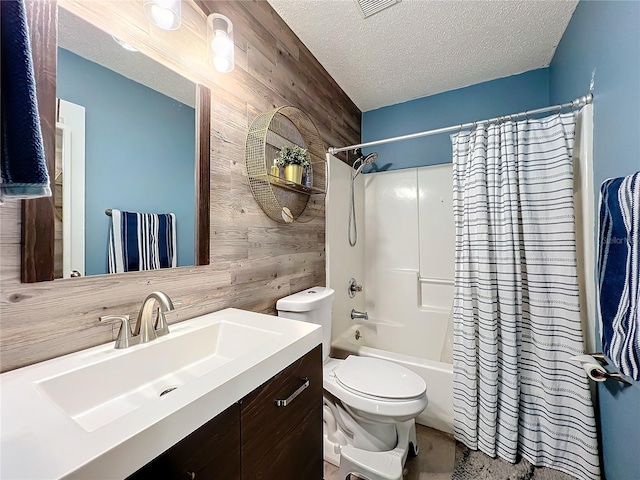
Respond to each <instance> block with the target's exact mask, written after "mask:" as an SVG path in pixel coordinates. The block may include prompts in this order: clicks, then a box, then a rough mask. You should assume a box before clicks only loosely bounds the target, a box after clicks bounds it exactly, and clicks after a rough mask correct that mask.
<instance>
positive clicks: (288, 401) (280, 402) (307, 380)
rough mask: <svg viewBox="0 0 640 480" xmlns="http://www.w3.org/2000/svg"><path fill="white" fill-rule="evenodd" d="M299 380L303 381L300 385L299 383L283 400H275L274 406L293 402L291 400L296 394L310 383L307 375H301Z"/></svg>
mask: <svg viewBox="0 0 640 480" xmlns="http://www.w3.org/2000/svg"><path fill="white" fill-rule="evenodd" d="M301 380H302V381H303V382H304V383H303V384H302V385H300V387H299V388H298V389H297V390H296V391H295V392H293V393H292V394H291V395H289V398H286V399H284V400H276V407H286V406H287V405H289V404H290V403H291V402H293V400H294V399H295V398H296V397H297V396H298V395H300V394H301V393H302V392H303V391H304V390H306V389H307V388H308V387H309V385H310V384H311V381H310V380H309V379H308V378H307V377H302V378H301Z"/></svg>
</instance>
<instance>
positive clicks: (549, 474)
mask: <svg viewBox="0 0 640 480" xmlns="http://www.w3.org/2000/svg"><path fill="white" fill-rule="evenodd" d="M451 480H576V479H575V478H574V477H572V476H571V475H567V474H566V473H562V472H559V471H558V470H554V469H552V468H546V467H534V466H533V465H531V464H530V463H529V462H528V461H527V460H525V459H524V458H521V459H520V460H519V461H518V462H517V463H515V464H511V463H509V462H505V461H504V460H502V459H501V458H491V457H489V456H488V455H485V454H484V453H482V452H479V451H475V450H470V449H469V448H467V447H465V446H464V445H463V444H461V443H459V442H458V443H457V444H456V463H455V467H454V471H453V475H452V476H451Z"/></svg>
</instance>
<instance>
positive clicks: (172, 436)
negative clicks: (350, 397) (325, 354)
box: [0, 308, 322, 480]
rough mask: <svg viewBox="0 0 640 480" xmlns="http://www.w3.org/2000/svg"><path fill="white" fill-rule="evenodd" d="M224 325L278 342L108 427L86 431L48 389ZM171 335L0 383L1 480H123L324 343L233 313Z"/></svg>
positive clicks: (292, 326) (317, 333) (303, 329)
mask: <svg viewBox="0 0 640 480" xmlns="http://www.w3.org/2000/svg"><path fill="white" fill-rule="evenodd" d="M221 321H222V322H225V321H227V322H238V323H241V324H242V325H244V326H247V327H248V328H252V329H264V330H268V331H269V332H270V335H272V337H269V340H268V341H265V342H262V343H261V344H259V345H258V346H256V347H255V348H254V347H252V348H251V349H249V350H248V353H246V354H243V355H241V356H239V357H238V358H236V359H234V360H232V361H228V362H227V363H223V364H221V365H220V366H217V367H216V368H214V369H212V370H210V371H208V372H205V373H204V374H201V375H196V376H195V377H194V378H191V379H190V380H188V381H185V382H184V383H183V384H182V385H181V386H180V387H179V388H177V389H176V390H174V391H173V392H171V393H170V394H168V395H166V396H163V397H162V398H160V397H156V396H155V395H154V397H153V398H149V399H147V400H144V401H145V402H146V403H144V404H143V405H141V406H139V407H135V408H132V409H131V411H129V412H128V413H126V414H122V415H121V416H119V418H116V419H114V420H112V421H108V422H105V423H104V424H103V425H102V426H97V427H90V428H87V427H86V425H85V427H84V428H83V426H81V424H80V423H78V421H77V420H74V419H73V418H72V417H71V416H70V415H69V414H67V413H65V411H64V410H63V408H62V407H60V406H58V404H56V403H55V402H54V401H53V400H52V399H51V398H50V397H49V395H48V394H47V393H46V391H45V390H44V389H43V388H42V385H43V382H47V381H49V380H51V379H55V378H56V377H57V376H60V375H61V373H62V374H64V373H68V372H74V371H76V370H79V369H82V368H84V367H87V366H93V365H95V364H97V363H99V362H103V361H105V360H107V361H110V359H111V360H113V359H116V360H122V358H120V359H119V358H118V357H122V356H124V355H127V354H128V353H131V352H133V349H148V348H151V347H152V346H153V345H154V344H155V343H157V342H171V341H172V339H176V338H179V337H180V336H182V335H185V334H188V333H190V332H193V331H194V330H197V329H199V328H202V327H203V326H205V327H206V326H211V325H212V324H214V323H219V322H221ZM170 330H171V333H170V334H169V335H167V336H164V337H161V338H159V339H157V340H154V341H153V342H149V343H146V344H143V345H136V346H133V347H130V348H128V349H121V350H115V349H114V348H113V345H114V344H113V343H109V344H106V345H100V346H98V347H94V348H90V349H87V350H83V351H81V352H77V353H72V354H70V355H66V356H64V357H59V358H55V359H52V360H48V361H46V362H42V363H38V364H35V365H30V366H28V367H24V368H21V369H18V370H13V371H11V372H7V373H4V374H2V375H0V426H1V430H0V478H2V479H11V480H19V479H29V480H37V479H47V480H50V479H54V478H78V479H92V480H93V479H96V480H97V479H103V478H104V479H107V478H109V479H113V478H125V477H127V476H128V475H130V474H132V473H133V472H135V471H136V470H138V469H139V468H140V467H142V466H143V465H145V464H146V463H148V462H149V461H151V460H152V459H154V458H155V457H157V456H158V455H159V454H161V453H162V452H164V451H165V450H167V449H168V448H170V447H171V446H172V445H174V444H175V443H177V442H178V441H179V440H181V439H182V438H184V437H186V436H187V435H188V434H190V433H191V432H193V431H194V430H196V429H197V428H199V427H200V426H202V425H204V424H205V423H206V422H207V421H209V420H210V419H212V418H213V417H215V416H216V415H218V414H219V413H221V412H222V411H224V410H225V409H226V408H227V407H229V406H230V405H232V404H233V403H234V402H236V401H238V400H240V399H241V398H242V397H244V396H245V395H247V394H248V393H250V392H251V391H252V390H254V389H255V388H256V387H258V386H260V385H261V384H262V383H264V382H265V381H267V380H269V379H270V378H271V377H272V376H274V375H275V374H276V373H278V372H280V371H281V370H282V369H284V368H285V367H287V366H288V365H289V364H290V363H291V362H293V361H295V360H296V359H298V358H300V357H301V356H303V355H305V354H306V353H307V352H309V351H310V350H312V349H313V348H314V347H316V346H317V345H318V344H320V343H321V342H322V330H321V327H320V326H318V325H313V324H309V323H303V322H297V321H293V320H288V319H284V318H280V317H274V316H270V315H263V314H259V313H253V312H247V311H243V310H237V309H233V308H229V309H225V310H221V311H219V312H215V313H210V314H207V315H203V316H201V317H198V318H195V319H192V320H187V321H184V322H181V323H177V324H174V325H171V326H170ZM274 332H276V333H275V334H274ZM213 348H215V347H213ZM139 353H144V352H139ZM123 358H124V357H123ZM120 363H122V362H120ZM134 368H135V365H134ZM141 368H142V367H141ZM123 375H125V373H124V372H123ZM88 388H91V386H90V385H89V386H88ZM72 393H73V394H75V393H76V392H72ZM77 395H78V396H82V395H83V392H82V391H78V392H77ZM71 398H73V395H72V396H71ZM88 430H92V431H88Z"/></svg>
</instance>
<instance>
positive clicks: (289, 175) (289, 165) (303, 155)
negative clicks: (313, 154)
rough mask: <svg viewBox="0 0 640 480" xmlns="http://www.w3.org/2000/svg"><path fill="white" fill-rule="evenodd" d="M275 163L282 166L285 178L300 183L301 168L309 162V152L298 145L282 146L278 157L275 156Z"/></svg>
mask: <svg viewBox="0 0 640 480" xmlns="http://www.w3.org/2000/svg"><path fill="white" fill-rule="evenodd" d="M276 163H277V164H278V165H279V166H281V167H282V166H283V167H284V179H285V180H289V181H291V182H295V183H302V170H303V169H304V168H305V167H308V166H309V164H310V162H309V152H307V149H305V148H302V147H299V146H298V145H294V146H293V147H282V150H280V153H279V154H278V158H276Z"/></svg>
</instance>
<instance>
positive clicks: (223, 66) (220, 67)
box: [213, 57, 231, 73]
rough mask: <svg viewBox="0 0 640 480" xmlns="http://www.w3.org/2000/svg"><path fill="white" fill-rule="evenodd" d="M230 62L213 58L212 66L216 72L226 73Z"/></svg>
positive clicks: (221, 58) (222, 58)
mask: <svg viewBox="0 0 640 480" xmlns="http://www.w3.org/2000/svg"><path fill="white" fill-rule="evenodd" d="M230 65H231V62H230V61H229V60H227V59H226V58H224V57H213V66H214V67H215V68H216V70H217V71H219V72H222V73H226V72H228V71H229V66H230Z"/></svg>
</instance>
